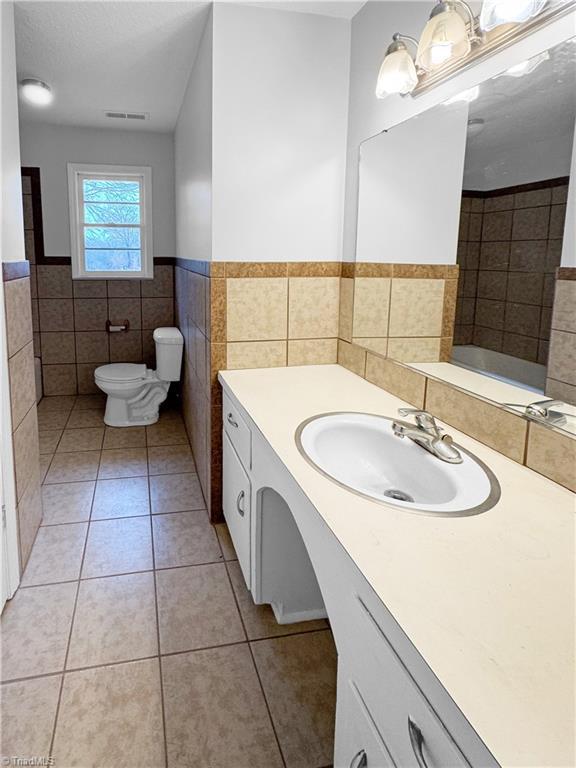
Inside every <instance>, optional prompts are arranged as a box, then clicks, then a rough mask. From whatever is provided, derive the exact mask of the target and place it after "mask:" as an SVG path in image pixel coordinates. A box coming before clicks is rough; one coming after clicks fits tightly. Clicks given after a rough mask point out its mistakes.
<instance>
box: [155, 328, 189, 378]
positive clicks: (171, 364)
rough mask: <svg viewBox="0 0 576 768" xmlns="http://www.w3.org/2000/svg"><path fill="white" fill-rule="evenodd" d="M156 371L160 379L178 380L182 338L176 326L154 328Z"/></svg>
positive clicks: (182, 344)
mask: <svg viewBox="0 0 576 768" xmlns="http://www.w3.org/2000/svg"><path fill="white" fill-rule="evenodd" d="M154 344H155V345H156V373H157V375H158V378H160V379H161V380H162V381H179V379H180V366H181V364H182V349H183V346H184V338H183V336H182V334H181V333H180V331H179V330H178V328H156V330H155V331H154Z"/></svg>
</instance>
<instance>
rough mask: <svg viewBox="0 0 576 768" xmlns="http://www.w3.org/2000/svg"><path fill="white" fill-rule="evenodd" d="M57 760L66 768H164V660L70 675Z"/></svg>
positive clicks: (62, 708) (56, 742) (60, 720)
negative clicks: (162, 700)
mask: <svg viewBox="0 0 576 768" xmlns="http://www.w3.org/2000/svg"><path fill="white" fill-rule="evenodd" d="M53 755H54V761H55V765H56V766H61V767H62V768H64V767H65V768H136V767H138V768H144V766H149V767H150V768H158V766H163V765H164V764H165V763H164V760H165V758H164V736H163V730H162V703H161V691H160V672H159V665H158V660H157V659H148V660H146V661H133V662H130V663H128V664H116V665H114V666H111V667H98V668H97V669H87V670H82V671H79V672H69V673H67V674H66V675H65V677H64V688H63V691H62V700H61V703H60V711H59V714H58V724H57V726H56V736H55V740H54V748H53Z"/></svg>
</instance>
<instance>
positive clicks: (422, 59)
mask: <svg viewBox="0 0 576 768" xmlns="http://www.w3.org/2000/svg"><path fill="white" fill-rule="evenodd" d="M475 28H476V20H475V18H474V14H473V13H472V10H471V9H470V6H469V5H468V3H466V2H464V0H439V2H438V3H437V4H436V5H435V6H434V8H433V9H432V12H431V14H430V18H429V20H428V22H427V23H426V26H425V27H424V31H423V32H422V35H421V36H420V42H419V43H418V53H417V54H416V66H417V67H418V68H419V69H421V70H423V71H424V72H433V71H434V70H435V69H438V68H439V67H441V66H442V65H444V64H446V63H447V62H448V61H452V62H454V61H458V60H459V59H464V58H466V56H468V54H469V53H470V51H471V49H472V43H473V42H478V41H479V40H480V38H479V37H478V36H477V35H476V32H475Z"/></svg>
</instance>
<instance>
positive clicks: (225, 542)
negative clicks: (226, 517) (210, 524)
mask: <svg viewBox="0 0 576 768" xmlns="http://www.w3.org/2000/svg"><path fill="white" fill-rule="evenodd" d="M214 528H215V529H216V535H217V536H218V541H219V542H220V548H221V549H222V554H223V555H224V560H238V555H237V554H236V550H235V549H234V544H232V539H231V538H230V531H229V530H228V526H227V525H226V523H217V524H216V525H215V526H214Z"/></svg>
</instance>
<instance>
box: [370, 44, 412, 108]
mask: <svg viewBox="0 0 576 768" xmlns="http://www.w3.org/2000/svg"><path fill="white" fill-rule="evenodd" d="M417 83H418V75H417V74H416V67H415V66H414V62H413V60H412V56H410V54H409V53H408V50H407V49H406V48H400V49H399V50H397V51H393V52H392V53H388V54H386V56H385V57H384V61H383V62H382V66H381V67H380V72H379V73H378V80H377V82H376V96H377V97H378V98H379V99H383V98H385V97H386V96H388V94H390V93H401V94H406V93H410V92H411V91H413V90H414V88H415V87H416V85H417Z"/></svg>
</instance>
